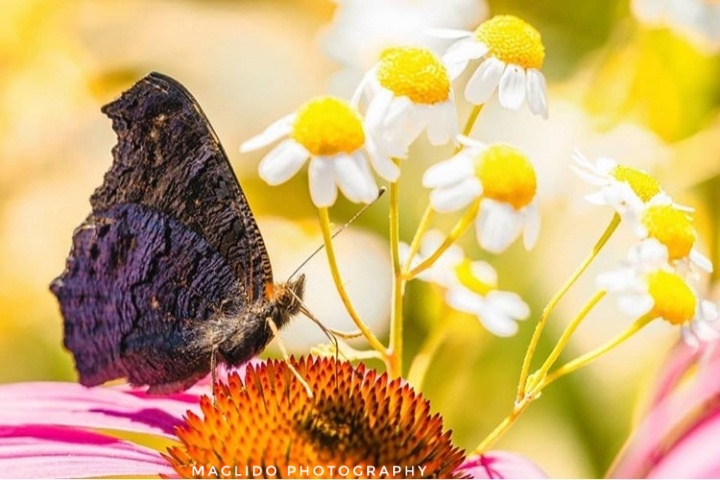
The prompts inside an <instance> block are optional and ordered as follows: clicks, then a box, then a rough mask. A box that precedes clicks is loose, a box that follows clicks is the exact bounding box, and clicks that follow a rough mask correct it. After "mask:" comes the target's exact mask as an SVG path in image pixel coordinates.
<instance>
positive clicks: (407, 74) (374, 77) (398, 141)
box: [352, 47, 458, 157]
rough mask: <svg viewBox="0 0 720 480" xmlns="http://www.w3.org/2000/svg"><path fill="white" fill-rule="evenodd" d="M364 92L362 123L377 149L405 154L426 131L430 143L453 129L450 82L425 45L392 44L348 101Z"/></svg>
mask: <svg viewBox="0 0 720 480" xmlns="http://www.w3.org/2000/svg"><path fill="white" fill-rule="evenodd" d="M363 97H367V99H368V106H367V112H366V114H365V124H366V125H367V128H368V131H369V132H371V134H372V135H373V139H374V141H375V144H376V146H377V152H376V153H377V154H379V155H382V154H384V155H386V156H388V157H406V156H407V148H408V146H409V145H410V144H411V143H412V142H413V141H415V139H416V138H417V137H418V136H419V135H420V133H422V131H423V130H425V131H426V132H427V136H428V139H429V140H430V143H432V144H433V145H442V144H445V143H448V142H449V141H451V140H454V139H455V137H456V136H457V133H458V125H457V115H456V112H455V102H454V99H453V92H452V85H451V80H450V77H449V76H448V73H447V70H446V69H445V66H444V65H443V64H442V63H441V62H440V60H439V59H438V58H437V57H436V56H435V55H434V54H433V53H432V52H431V51H430V50H427V49H424V48H415V47H402V48H391V49H388V50H386V51H384V52H383V54H382V55H381V57H380V62H379V63H378V64H377V65H375V66H374V67H373V68H372V69H370V71H368V73H367V74H366V75H365V77H364V78H363V80H362V82H360V85H359V86H358V88H357V90H356V91H355V95H354V96H353V100H352V104H353V105H357V104H358V103H359V102H360V101H361V100H362V98H363Z"/></svg>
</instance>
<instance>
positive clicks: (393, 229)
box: [389, 159, 405, 378]
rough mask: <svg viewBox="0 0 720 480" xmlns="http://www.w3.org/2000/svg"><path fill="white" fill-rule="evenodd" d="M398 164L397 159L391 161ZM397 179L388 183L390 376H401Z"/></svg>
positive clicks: (402, 283)
mask: <svg viewBox="0 0 720 480" xmlns="http://www.w3.org/2000/svg"><path fill="white" fill-rule="evenodd" d="M393 161H394V162H395V164H398V163H399V161H398V160H397V159H393ZM399 183H400V181H399V179H398V181H396V182H391V183H390V257H391V261H392V267H393V281H392V310H391V313H390V348H389V367H390V376H391V377H392V378H397V377H400V376H402V355H403V293H404V290H405V279H404V278H403V271H402V265H400V191H399V190H400V187H399Z"/></svg>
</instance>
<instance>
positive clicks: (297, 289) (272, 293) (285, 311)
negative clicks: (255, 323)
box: [265, 275, 305, 326]
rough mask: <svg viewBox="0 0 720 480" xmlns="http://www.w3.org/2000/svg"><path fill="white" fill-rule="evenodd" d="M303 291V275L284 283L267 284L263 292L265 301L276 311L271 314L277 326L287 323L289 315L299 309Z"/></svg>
mask: <svg viewBox="0 0 720 480" xmlns="http://www.w3.org/2000/svg"><path fill="white" fill-rule="evenodd" d="M304 293H305V275H300V276H299V277H297V278H296V279H294V280H293V279H291V280H288V281H287V282H285V283H275V284H268V286H267V287H266V288H265V294H266V297H267V301H268V302H269V304H270V305H272V308H273V309H274V310H275V312H277V314H276V315H273V318H275V320H276V323H278V326H282V325H284V324H285V323H287V321H288V320H290V317H292V316H293V315H295V314H296V313H298V312H299V311H300V309H301V307H302V298H303V294H304ZM278 321H279V322H278Z"/></svg>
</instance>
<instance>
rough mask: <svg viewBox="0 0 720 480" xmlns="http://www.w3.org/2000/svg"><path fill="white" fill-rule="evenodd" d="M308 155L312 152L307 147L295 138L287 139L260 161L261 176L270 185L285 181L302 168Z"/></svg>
mask: <svg viewBox="0 0 720 480" xmlns="http://www.w3.org/2000/svg"><path fill="white" fill-rule="evenodd" d="M308 157H310V152H308V151H307V150H306V149H305V147H303V146H302V145H300V144H299V143H297V142H296V141H295V140H285V141H284V142H282V143H281V144H280V145H278V146H277V147H275V148H274V149H273V150H272V151H271V152H270V153H268V154H267V155H266V156H265V158H263V159H262V161H261V162H260V165H259V167H258V172H259V174H260V178H262V179H263V180H265V182H267V183H268V185H280V184H281V183H285V182H286V181H288V180H289V179H290V178H292V176H293V175H295V174H296V173H297V172H298V170H300V168H301V167H302V166H303V164H304V163H305V160H307V159H308Z"/></svg>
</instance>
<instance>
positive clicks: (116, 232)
mask: <svg viewBox="0 0 720 480" xmlns="http://www.w3.org/2000/svg"><path fill="white" fill-rule="evenodd" d="M102 111H103V113H105V114H106V115H107V116H108V117H110V119H112V125H113V130H115V132H116V134H117V139H118V142H117V145H115V147H114V148H113V150H112V153H113V164H112V167H111V168H110V170H109V171H108V172H107V173H106V174H105V177H104V181H103V184H102V185H101V186H100V187H99V188H98V189H96V190H95V192H94V193H93V195H92V196H91V198H90V204H91V206H92V212H91V213H90V215H89V216H88V217H87V218H86V219H85V221H84V222H83V223H82V225H80V226H79V227H78V228H77V229H76V230H75V232H74V234H73V241H72V249H71V251H70V254H69V256H68V258H67V261H66V268H65V271H64V272H63V273H62V274H61V275H60V276H59V277H58V278H56V279H55V280H54V281H53V282H52V284H51V286H50V290H51V291H52V293H53V294H54V295H55V296H56V297H57V299H58V301H59V303H60V310H61V312H62V315H63V317H64V345H65V347H66V348H67V349H68V350H70V351H71V352H72V354H73V356H74V359H75V365H76V368H77V371H78V374H79V380H80V383H82V384H83V385H86V386H95V385H99V384H102V383H104V382H107V381H109V380H114V379H118V378H126V379H127V380H128V381H129V382H130V383H131V384H133V385H138V386H139V385H147V386H148V391H149V392H151V393H170V392H176V391H181V390H185V389H187V388H188V387H190V386H192V385H193V384H195V383H196V382H197V381H198V380H199V379H201V378H203V377H205V376H206V375H207V374H208V373H209V372H210V370H211V368H212V369H213V370H214V364H215V359H216V358H217V360H218V361H219V362H223V363H226V364H229V365H240V364H242V363H244V362H246V361H248V360H249V359H250V358H252V357H253V356H255V355H257V354H258V353H260V352H261V351H262V350H263V349H264V348H265V346H266V345H267V344H268V343H269V342H270V340H272V338H273V333H274V332H276V331H277V330H279V329H280V328H281V327H282V326H284V325H285V324H287V323H288V321H289V320H290V318H291V317H292V316H293V315H295V314H296V313H297V312H298V311H299V310H300V308H301V305H302V303H301V300H302V297H303V290H304V285H305V279H304V276H302V275H301V276H299V277H298V278H297V279H295V280H292V279H291V280H288V281H287V282H285V283H275V282H274V281H273V275H272V267H271V264H270V259H269V257H268V253H267V250H266V249H265V244H264V242H263V238H262V235H261V234H260V230H259V229H258V226H257V223H256V222H255V218H254V217H253V214H252V211H251V210H250V206H249V205H248V202H247V199H246V198H245V195H244V194H243V191H242V188H241V187H240V184H239V183H238V181H237V178H236V177H235V174H234V173H233V170H232V168H231V166H230V163H229V161H228V157H227V154H226V153H225V151H224V150H223V148H222V146H221V145H220V141H219V139H218V137H217V135H216V134H215V132H214V131H213V129H212V127H211V126H210V123H209V121H208V120H207V117H206V116H205V114H204V113H203V112H202V110H201V109H200V106H199V105H198V103H197V101H195V99H194V98H193V96H192V95H191V94H190V93H189V92H188V91H187V90H186V89H185V88H184V87H183V86H182V85H181V84H180V83H178V82H177V81H175V80H173V79H172V78H170V77H168V76H165V75H162V74H159V73H151V74H149V75H148V76H146V77H145V78H143V79H141V80H140V81H138V82H137V83H136V84H135V85H134V86H132V87H131V88H130V89H129V90H128V91H126V92H124V93H123V94H122V95H121V96H120V98H119V99H117V100H115V101H114V102H112V103H109V104H108V105H105V106H104V107H103V108H102ZM270 321H271V322H273V325H270V324H269V322H270ZM216 356H217V357H216Z"/></svg>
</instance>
